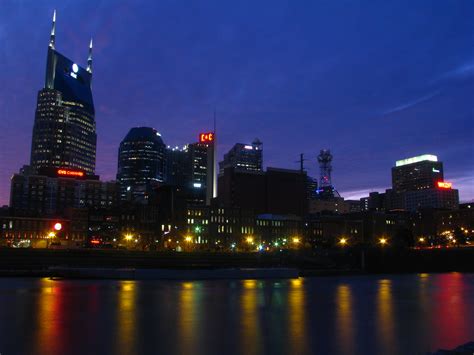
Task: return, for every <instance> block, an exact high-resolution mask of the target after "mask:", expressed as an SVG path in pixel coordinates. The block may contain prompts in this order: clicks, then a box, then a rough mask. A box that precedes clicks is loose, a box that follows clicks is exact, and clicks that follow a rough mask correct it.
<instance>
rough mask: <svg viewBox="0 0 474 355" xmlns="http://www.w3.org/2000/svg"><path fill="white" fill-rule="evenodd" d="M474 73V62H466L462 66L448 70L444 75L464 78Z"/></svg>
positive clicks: (445, 76)
mask: <svg viewBox="0 0 474 355" xmlns="http://www.w3.org/2000/svg"><path fill="white" fill-rule="evenodd" d="M471 75H474V62H470V63H466V64H464V65H461V66H460V67H458V68H456V69H454V70H452V71H450V72H447V73H446V74H444V75H443V77H444V78H463V77H467V76H471Z"/></svg>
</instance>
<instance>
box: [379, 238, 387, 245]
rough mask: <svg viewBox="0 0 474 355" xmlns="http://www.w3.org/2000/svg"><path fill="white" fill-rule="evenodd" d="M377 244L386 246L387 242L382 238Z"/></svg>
mask: <svg viewBox="0 0 474 355" xmlns="http://www.w3.org/2000/svg"><path fill="white" fill-rule="evenodd" d="M379 243H380V245H381V246H384V245H386V244H387V243H388V241H387V239H386V238H383V237H382V238H380V239H379Z"/></svg>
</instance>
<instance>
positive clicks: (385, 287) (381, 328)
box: [376, 279, 398, 354]
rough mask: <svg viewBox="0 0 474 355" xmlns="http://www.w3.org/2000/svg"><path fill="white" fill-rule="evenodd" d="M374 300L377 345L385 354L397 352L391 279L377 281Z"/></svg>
mask: <svg viewBox="0 0 474 355" xmlns="http://www.w3.org/2000/svg"><path fill="white" fill-rule="evenodd" d="M376 302H377V318H376V332H377V340H378V343H379V346H380V348H381V349H384V352H385V353H386V354H398V351H397V337H396V334H395V331H396V330H395V314H394V305H393V295H392V281H391V280H387V279H384V280H379V281H378V289H377V296H376Z"/></svg>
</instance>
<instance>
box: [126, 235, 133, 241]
mask: <svg viewBox="0 0 474 355" xmlns="http://www.w3.org/2000/svg"><path fill="white" fill-rule="evenodd" d="M132 239H133V235H131V234H126V235H125V240H126V241H128V242H129V241H131V240H132Z"/></svg>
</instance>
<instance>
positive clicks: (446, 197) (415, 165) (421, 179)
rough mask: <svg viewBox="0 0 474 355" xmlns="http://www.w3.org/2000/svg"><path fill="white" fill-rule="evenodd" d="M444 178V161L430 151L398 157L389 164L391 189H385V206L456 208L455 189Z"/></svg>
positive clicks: (406, 208)
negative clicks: (428, 152)
mask: <svg viewBox="0 0 474 355" xmlns="http://www.w3.org/2000/svg"><path fill="white" fill-rule="evenodd" d="M451 187H452V184H451V183H449V182H446V181H444V172H443V163H442V162H440V161H438V157H437V156H436V155H432V154H424V155H420V156H416V157H412V158H408V159H402V160H397V161H396V162H395V166H394V167H393V168H392V189H390V190H387V191H386V200H387V201H386V204H387V207H388V208H387V209H405V210H409V211H415V210H418V209H422V208H445V209H456V208H458V205H459V193H458V190H455V189H452V188H451Z"/></svg>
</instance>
